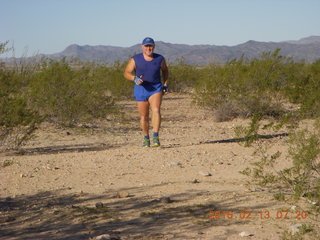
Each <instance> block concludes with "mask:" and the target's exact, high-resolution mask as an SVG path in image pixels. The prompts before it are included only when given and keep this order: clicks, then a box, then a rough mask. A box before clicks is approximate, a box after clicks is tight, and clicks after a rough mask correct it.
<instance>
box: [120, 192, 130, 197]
mask: <svg viewBox="0 0 320 240" xmlns="http://www.w3.org/2000/svg"><path fill="white" fill-rule="evenodd" d="M129 196H130V194H129V193H128V192H118V193H117V197H118V198H127V197H129Z"/></svg>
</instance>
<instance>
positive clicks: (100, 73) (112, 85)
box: [88, 62, 133, 99]
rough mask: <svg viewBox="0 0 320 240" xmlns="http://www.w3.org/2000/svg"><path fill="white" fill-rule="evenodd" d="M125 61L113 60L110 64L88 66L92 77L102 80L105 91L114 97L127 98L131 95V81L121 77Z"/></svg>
mask: <svg viewBox="0 0 320 240" xmlns="http://www.w3.org/2000/svg"><path fill="white" fill-rule="evenodd" d="M126 64H127V63H120V62H115V63H114V64H113V65H111V66H107V65H101V64H100V65H96V66H89V67H88V68H89V69H88V71H89V70H90V71H92V76H93V78H94V79H98V80H99V81H101V82H104V84H105V86H106V87H107V92H108V94H109V95H112V97H113V98H115V99H128V98H131V97H133V82H131V81H128V80H127V79H125V78H124V77H123V72H124V69H125V66H126Z"/></svg>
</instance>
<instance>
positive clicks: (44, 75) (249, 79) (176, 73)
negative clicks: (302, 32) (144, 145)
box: [0, 43, 320, 239]
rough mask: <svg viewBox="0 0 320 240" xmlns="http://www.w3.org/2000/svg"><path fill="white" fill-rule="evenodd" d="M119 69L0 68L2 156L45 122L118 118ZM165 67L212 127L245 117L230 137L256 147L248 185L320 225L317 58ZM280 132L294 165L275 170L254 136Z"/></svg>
mask: <svg viewBox="0 0 320 240" xmlns="http://www.w3.org/2000/svg"><path fill="white" fill-rule="evenodd" d="M6 45H7V43H2V44H0V53H3V52H4V51H8V49H7V48H6ZM124 67H125V63H120V62H115V63H114V64H112V65H110V64H101V63H99V64H98V63H84V62H79V61H77V60H71V61H67V60H66V59H61V60H52V59H41V60H39V61H36V62H25V63H23V64H15V65H11V66H7V65H6V64H4V63H1V65H0V143H1V150H2V151H4V150H7V149H10V148H17V147H19V146H21V145H23V143H25V142H26V141H27V140H28V139H29V138H30V137H31V136H32V133H33V132H34V131H35V130H36V129H37V126H38V125H39V124H40V123H41V122H44V121H46V122H51V123H53V124H56V125H59V126H66V127H79V126H82V125H83V124H84V123H85V124H86V123H92V122H94V121H97V120H98V119H105V118H107V117H108V116H110V115H112V116H118V117H121V116H122V115H121V112H122V111H121V104H119V102H120V101H121V100H124V99H131V98H132V82H130V81H128V80H125V79H124V78H123V75H122V73H123V70H124ZM169 68H170V80H171V81H170V87H171V90H172V91H174V92H183V93H188V94H190V96H191V97H192V98H193V101H194V104H197V105H199V106H201V107H203V108H205V109H207V110H208V111H211V112H212V114H214V115H215V116H216V120H217V121H228V120H232V119H234V118H250V119H251V124H250V125H249V126H239V127H238V128H236V132H235V134H236V135H237V137H239V138H244V139H245V140H246V144H247V146H249V145H252V144H253V145H254V144H255V146H256V148H257V151H256V154H257V155H258V156H260V160H259V161H257V162H256V163H255V164H253V165H252V167H248V168H246V169H242V170H241V172H242V173H243V174H245V175H247V176H248V178H249V179H250V182H251V184H256V185H259V186H260V187H262V188H266V189H268V190H270V189H271V191H272V192H274V196H275V198H276V199H278V200H280V201H291V202H292V201H293V202H295V203H296V202H298V201H300V200H301V199H304V200H305V201H304V203H305V205H304V206H303V207H305V208H306V211H307V212H308V213H309V214H310V215H312V216H313V219H314V220H315V222H316V221H319V212H320V208H319V204H320V194H319V192H320V148H319V144H320V138H319V136H320V124H319V118H320V102H319V99H320V60H318V61H316V62H313V63H304V62H294V61H293V60H292V59H290V58H286V57H283V56H281V55H279V50H276V51H275V52H267V53H263V54H262V55H261V56H260V57H259V58H257V59H253V60H250V61H249V60H246V58H245V56H243V57H242V58H240V59H234V60H231V61H229V62H228V63H226V64H209V65H206V66H194V65H189V64H186V63H185V62H184V60H183V59H181V60H180V61H178V62H177V63H175V64H172V65H170V66H169ZM305 119H312V121H314V123H315V124H314V127H313V128H312V129H301V128H299V123H300V121H302V120H305ZM280 128H285V129H286V131H287V132H288V135H289V138H290V141H288V145H289V149H290V150H289V153H288V156H287V157H288V158H289V159H290V160H291V163H292V164H291V166H290V167H286V168H283V169H278V168H277V167H276V166H277V159H278V158H279V156H280V155H281V154H282V153H280V152H275V153H271V154H268V153H269V152H268V151H269V148H268V147H270V146H262V145H261V144H264V143H261V142H259V132H260V131H262V130H263V131H264V130H266V129H269V131H276V130H277V129H280ZM298 128H299V129H298ZM7 164H9V163H7ZM306 229H309V230H308V231H306V234H308V233H309V232H313V234H315V236H316V234H317V233H316V231H314V230H313V229H314V228H313V227H312V226H307V227H306ZM287 237H288V236H287V235H286V234H285V235H284V238H287ZM297 239H298V238H297ZM299 239H300V238H299Z"/></svg>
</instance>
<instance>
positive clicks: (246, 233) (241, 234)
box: [239, 232, 254, 237]
mask: <svg viewBox="0 0 320 240" xmlns="http://www.w3.org/2000/svg"><path fill="white" fill-rule="evenodd" d="M253 235H254V234H253V233H249V232H241V233H239V236H240V237H251V236H253Z"/></svg>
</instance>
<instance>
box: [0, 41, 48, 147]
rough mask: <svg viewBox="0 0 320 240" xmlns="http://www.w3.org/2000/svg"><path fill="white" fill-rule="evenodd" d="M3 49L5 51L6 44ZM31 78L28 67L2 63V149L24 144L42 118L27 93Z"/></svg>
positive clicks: (0, 95)
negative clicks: (22, 69) (9, 67)
mask: <svg viewBox="0 0 320 240" xmlns="http://www.w3.org/2000/svg"><path fill="white" fill-rule="evenodd" d="M1 51H2V52H3V51H5V45H4V44H2V45H1V46H0V53H1ZM29 79H30V74H29V72H28V71H26V69H25V70H24V71H23V72H21V71H18V70H17V69H11V70H8V69H6V68H5V65H4V64H1V65H0V145H1V149H0V150H4V149H8V148H13V147H18V146H20V145H21V144H23V143H24V142H25V141H27V140H28V139H29V138H30V137H31V136H32V133H33V131H34V130H35V129H36V126H37V124H38V123H39V122H41V120H42V119H41V118H40V117H39V115H38V114H37V112H35V111H34V110H32V109H31V108H30V106H29V105H28V101H27V98H26V94H25V93H26V83H27V82H28V81H29Z"/></svg>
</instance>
